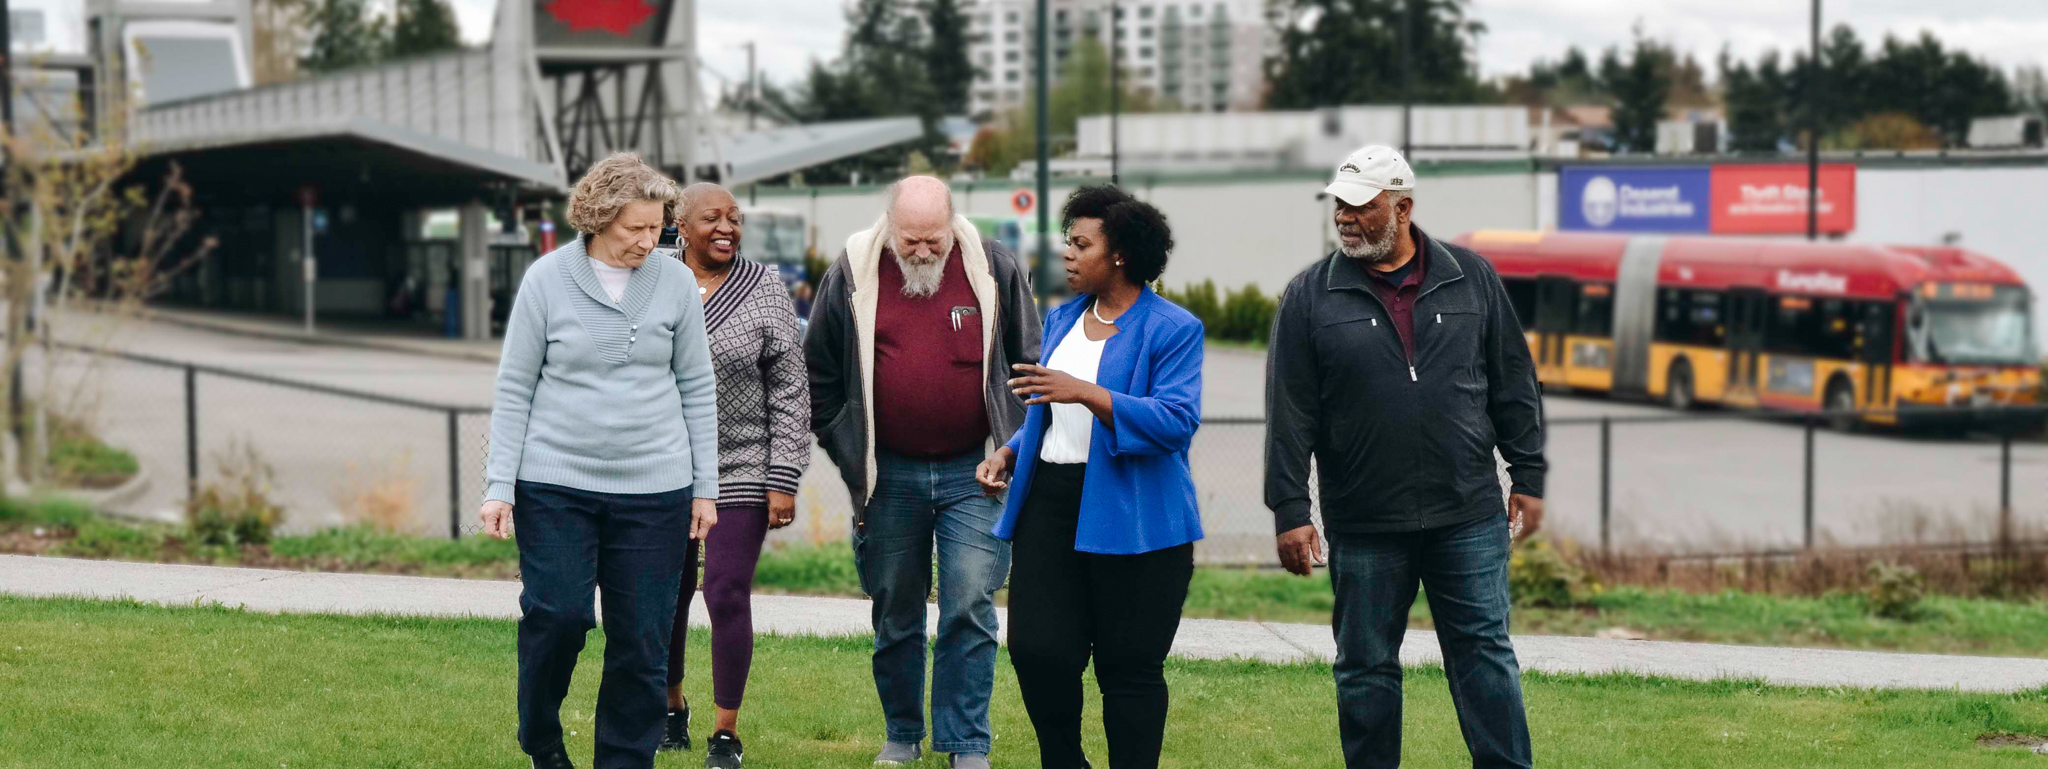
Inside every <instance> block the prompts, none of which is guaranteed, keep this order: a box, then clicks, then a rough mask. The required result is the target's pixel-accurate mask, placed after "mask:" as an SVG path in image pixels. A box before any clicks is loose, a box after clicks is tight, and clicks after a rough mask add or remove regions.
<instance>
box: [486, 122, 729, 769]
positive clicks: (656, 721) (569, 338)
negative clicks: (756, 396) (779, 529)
mask: <svg viewBox="0 0 2048 769" xmlns="http://www.w3.org/2000/svg"><path fill="white" fill-rule="evenodd" d="M680 199H681V192H680V191H679V190H678V189H677V188H676V185H675V182H673V181H670V180H669V179H668V178H667V177H665V176H662V175H661V173H660V172H658V171H656V170H654V169H653V168H651V167H649V166H648V165H646V164H645V163H642V162H641V161H640V158H639V157H637V156H634V155H628V154H623V153H622V154H617V155H613V156H611V157H609V158H606V159H605V160H604V161H602V162H600V163H598V164H597V165H595V166H592V167H591V169H590V171H589V172H588V173H587V174H585V175H584V177H583V180H582V181H580V182H578V183H577V184H576V190H575V192H574V193H572V194H571V195H570V197H569V224H570V225H571V226H573V227H575V228H576V230H577V231H578V232H580V233H581V237H578V238H576V239H575V240H572V241H570V242H569V244H568V245H565V246H563V247H561V248H558V249H555V251H554V252H553V253H550V254H548V255H546V256H543V257H541V258H540V259H539V260H538V261H535V262H534V263H533V266H531V267H528V268H527V270H526V278H525V279H524V280H522V281H521V282H520V285H519V296H518V298H517V299H516V300H515V301H514V302H513V305H512V315H511V320H510V321H509V322H508V323H507V325H506V328H505V348H504V353H503V355H502V356H501V357H500V359H499V363H498V385H497V398H496V402H495V403H494V405H493V407H492V410H491V452H490V463H489V470H488V472H487V473H486V476H485V480H486V482H487V484H488V488H487V489H486V490H485V493H484V500H485V501H484V505H483V510H482V511H481V513H480V515H481V517H482V518H483V523H484V528H485V530H486V531H487V532H488V533H490V534H491V535H492V536H496V537H498V538H500V539H502V538H504V537H506V536H508V535H509V534H510V533H511V531H512V529H513V528H516V529H517V531H518V537H519V577H520V581H521V583H522V584H523V585H524V588H525V589H524V590H523V591H522V592H521V593H520V596H519V608H520V619H519V747H520V748H521V749H523V750H524V751H525V752H526V753H527V754H528V755H530V756H532V757H533V766H534V767H536V769H570V768H571V767H573V765H572V764H571V763H570V762H569V756H568V752H567V751H566V750H565V748H564V746H563V744H562V722H561V713H560V711H561V705H562V699H563V697H564V696H565V695H567V694H568V691H569V678H570V674H571V673H573V672H574V671H575V668H576V656H577V654H578V653H580V652H581V651H582V650H583V638H584V635H585V634H586V633H588V632H589V631H590V629H591V628H592V627H595V626H596V624H597V623H596V619H595V614H594V612H593V611H592V607H591V591H592V588H593V587H594V588H596V589H597V590H599V591H602V594H603V600H604V631H605V652H604V654H605V665H604V668H605V670H604V682H603V684H602V685H601V686H600V687H599V689H598V700H597V711H596V716H597V728H596V729H595V730H594V731H595V740H596V765H597V767H599V769H628V768H633V769H640V768H644V767H651V766H653V765H654V752H655V748H656V746H657V745H658V744H659V743H660V742H661V730H662V723H663V718H664V713H665V708H664V706H665V705H666V704H667V698H666V694H665V692H664V690H663V683H664V681H663V678H664V674H665V671H666V667H667V653H668V637H669V629H670V627H671V625H672V624H673V623H674V622H679V621H681V622H687V621H689V620H688V619H687V618H683V617H677V616H675V610H676V593H677V590H678V588H679V586H680V585H681V582H682V571H683V554H684V553H685V552H686V551H687V550H688V548H687V547H686V544H687V539H686V538H694V539H703V538H704V536H705V535H706V534H707V533H709V532H710V530H711V527H712V525H713V524H715V523H717V522H718V511H717V501H718V392H717V389H716V383H715V381H716V378H715V375H714V374H713V371H712V363H711V351H710V345H709V342H708V341H707V340H706V338H705V335H704V303H703V301H702V300H701V298H700V297H699V296H698V293H699V292H698V287H697V281H696V280H695V279H693V277H692V276H691V274H690V270H689V268H688V267H685V266H683V263H682V262H679V261H677V260H674V259H649V258H648V254H649V253H651V252H652V251H653V250H654V243H655V240H656V238H658V237H659V236H660V235H661V229H662V227H663V226H664V225H665V224H666V223H667V222H669V221H670V220H672V219H674V218H675V207H676V204H677V201H679V200H680Z"/></svg>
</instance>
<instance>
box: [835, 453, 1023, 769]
mask: <svg viewBox="0 0 2048 769" xmlns="http://www.w3.org/2000/svg"><path fill="white" fill-rule="evenodd" d="M981 460H982V454H981V452H979V451H977V452H974V453H972V454H970V455H965V456H960V457H955V458H951V459H940V460H922V459H908V458H904V457H899V456H893V455H891V454H889V453H887V452H880V453H878V455H877V456H876V465H877V467H876V470H877V479H876V482H875V494H874V497H873V498H872V499H871V500H869V501H868V505H867V513H866V519H865V521H866V522H865V524H864V525H862V526H860V527H858V528H857V529H856V530H855V531H854V535H853V553H854V564H855V565H856V567H857V568H858V569H859V570H860V582H861V589H862V590H864V591H866V592H867V594H868V596H869V597H871V598H873V599H874V621H875V658H874V669H875V692H876V693H877V694H879V695H881V698H882V715H883V717H884V718H885V719H887V725H888V739H889V741H890V742H900V743H919V742H922V741H923V740H924V738H925V722H924V714H923V713H924V707H923V705H924V654H925V643H926V639H925V632H924V629H925V599H926V598H927V597H928V596H930V595H931V588H932V585H931V582H932V549H933V543H934V541H936V543H937V548H938V555H939V575H938V576H939V637H938V650H937V652H936V653H935V654H934V655H933V660H932V752H934V753H971V754H986V753H988V750H989V742H990V741H991V739H992V735H991V731H990V729H989V724H988V700H989V690H990V689H991V688H993V687H994V686H995V675H996V672H995V667H996V631H997V628H996V604H995V594H996V589H997V588H1000V587H1002V586H1003V579H1004V578H1005V577H1006V576H1007V575H1008V574H1009V573H1010V543H1008V542H1005V541H1003V540H1000V539H997V538H996V537H995V535H993V534H990V533H989V532H990V531H992V530H993V529H994V528H995V525H996V518H997V517H999V516H1000V515H1001V514H1002V510H1003V499H1002V497H990V496H987V495H985V494H983V493H981V486H980V485H979V484H976V483H975V482H974V468H975V466H976V465H979V464H981Z"/></svg>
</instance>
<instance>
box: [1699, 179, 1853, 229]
mask: <svg viewBox="0 0 2048 769" xmlns="http://www.w3.org/2000/svg"><path fill="white" fill-rule="evenodd" d="M1806 181H1807V179H1806V166H1803V165H1800V164H1797V163H1774V164H1770V165H1729V166H1720V167H1717V168H1715V169H1714V211H1713V224H1714V232H1725V233H1730V234H1762V233H1770V234H1783V233H1801V232H1805V231H1806ZM1853 229H1856V166H1854V165H1851V164H1848V163H1832V164H1827V165H1823V166H1821V167H1820V231H1821V232H1828V233H1836V232H1848V231H1850V230H1853Z"/></svg>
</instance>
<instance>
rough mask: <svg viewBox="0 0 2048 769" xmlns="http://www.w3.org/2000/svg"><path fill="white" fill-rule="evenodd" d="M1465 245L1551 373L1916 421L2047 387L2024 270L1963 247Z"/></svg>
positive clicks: (1539, 240)
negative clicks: (1481, 259) (1503, 291)
mask: <svg viewBox="0 0 2048 769" xmlns="http://www.w3.org/2000/svg"><path fill="white" fill-rule="evenodd" d="M1457 242H1458V243H1460V244H1462V245H1465V246H1468V247H1470V248H1472V249H1473V250H1475V251H1478V252H1479V253H1480V254H1482V255H1484V256H1485V257H1486V258H1487V259H1488V260H1489V261H1491V262H1492V263H1493V264H1494V267H1495V269H1496V270H1498V271H1499V273H1500V277H1501V281H1502V282H1503V283H1504V284H1505V285H1506V286H1507V290H1508V295H1509V296H1510V297H1511V299H1512V300H1513V302H1514V305H1515V312H1516V314H1517V315H1518V316H1519V317H1520V319H1521V321H1522V327H1523V329H1524V330H1525V331H1526V332H1527V336H1528V339H1529V347H1530V351H1531V352H1532V353H1533V354H1534V356H1535V358H1536V365H1537V370H1538V372H1539V377H1540V378H1541V379H1542V380H1543V382H1544V383H1545V385H1546V386H1550V387H1557V386H1563V387H1566V388H1569V389H1573V390H1591V391H1605V392H1610V393H1614V394H1617V395H1632V396H1638V397H1649V398H1654V399H1657V400H1662V401H1664V402H1666V403H1668V404H1670V405H1671V406H1673V407H1676V408H1681V409H1684V408H1691V407H1693V406H1695V405H1698V404H1709V403H1711V404H1722V405H1726V406H1731V407H1740V408H1764V409H1780V410H1788V411H1805V412H1816V411H1821V410H1827V411H1851V410H1860V411H1862V412H1863V419H1865V420H1868V421H1870V422H1875V423H1880V424H1905V425H1908V426H1911V425H1915V424H1920V423H1923V422H1926V423H1935V422H1951V421H1954V420H1955V418H1954V417H1949V418H1936V417H1935V415H1933V414H1927V413H1922V414H1918V415H1916V414H1915V413H1914V412H1915V410H1916V409H1920V410H1922V411H1923V412H1924V411H1925V410H1926V409H1927V408H1928V407H1939V408H1941V409H1942V410H1943V411H1946V412H1948V413H1949V414H1954V413H1955V409H1954V408H1953V407H1958V406H2016V405H2032V404H2034V403H2035V402H2036V400H2037V399H2038V397H2039V396H2038V392H2039V390H2040V386H2041V360H2040V357H2039V356H2040V353H2039V349H2038V347H2037V345H2036V342H2035V340H2034V339H2033V321H2032V318H2031V316H2030V313H2031V312H2032V306H2031V305H2032V298H2031V295H2030V294H2029V292H2028V290H2027V286H2026V284H2025V283H2023V282H2021V280H2020V278H2019V276H2018V275H2017V274H2015V273H2014V272H2013V271H2012V270H2011V269H2010V268H2008V267H2006V266H2005V265H2003V264H2000V263H1999V262H1997V261H1996V260H1993V259H1991V258H1989V257H1986V256H1984V255H1982V254H1977V253H1972V252H1970V251H1965V250H1963V249H1960V248H1936V247H1924V246H1875V245H1862V244H1850V243H1809V242H1804V241H1776V240H1757V239H1743V238H1710V237H1681V236H1665V235H1618V234H1617V235H1610V234H1592V233H1569V232H1494V231H1485V232H1477V233H1472V234H1469V235H1465V236H1463V237H1460V238H1458V240H1457ZM1984 418H1985V417H1972V418H1965V419H1961V420H1960V421H1961V422H1962V424H1959V425H1954V426H1969V425H1970V424H1972V423H1977V422H1981V421H1982V420H1983V419H1984ZM1853 424H1854V420H1853V419H1839V420H1837V425H1838V426H1840V427H1845V428H1846V427H1849V426H1853Z"/></svg>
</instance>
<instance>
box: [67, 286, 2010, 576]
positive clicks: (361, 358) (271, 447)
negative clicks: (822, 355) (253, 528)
mask: <svg viewBox="0 0 2048 769" xmlns="http://www.w3.org/2000/svg"><path fill="white" fill-rule="evenodd" d="M68 328H70V329H71V332H72V333H81V329H82V325H81V324H76V323H74V324H72V325H71V326H69V327H68ZM114 344H115V345H116V346H117V347H119V348H121V349H128V350H134V351H138V352H146V353H148V354H151V355H156V356H160V357H164V358H171V359H177V360H190V361H195V362H200V363H205V364H209V365H215V366H221V367H224V368H230V369H236V370H244V371H259V372H265V373H267V374H269V375H271V376H275V377H279V378H283V379H288V380H292V381H301V382H310V383H317V384H323V385H329V386H334V387H341V388H347V389H352V390H360V391H367V392H375V393H383V394H388V395H394V396H399V397H405V398H412V399H419V400H426V401H430V402H434V403H443V404H451V405H461V406H473V407H487V406H488V404H489V402H490V392H491V375H492V372H493V371H494V367H493V366H492V365H491V364H489V363H485V362H477V361H470V360H454V359H443V358H435V357H430V356H422V355H412V354H404V353H396V352H385V351H371V350H358V349H350V348H343V347H330V346H308V345H302V344H297V343H292V342H283V341H271V340H262V339H252V338H246V337H240V336H225V335H220V334H216V333H211V332H206V331H199V330H193V329H188V328H183V327H178V326H171V325H165V324H156V323H147V322H131V323H130V324H129V325H128V326H127V327H125V328H124V329H123V331H122V332H121V333H120V334H119V335H118V336H117V337H116V338H115V340H114ZM100 365H101V366H103V368H101V369H99V370H98V372H97V373H96V374H95V375H91V376H88V375H87V369H86V368H85V367H84V359H83V358H82V357H80V356H66V357H64V358H63V359H62V361H61V365H60V366H59V375H60V376H59V379H58V381H57V382H56V383H55V385H54V389H55V390H56V391H57V392H59V393H60V394H62V395H64V396H67V397H71V398H75V399H78V400H81V401H84V402H88V403H90V402H96V403H97V404H98V406H97V408H96V409H91V410H89V411H90V413H92V414H94V415H95V419H94V421H95V422H96V424H98V425H99V426H100V429H101V430H102V431H103V432H104V433H105V434H107V435H108V436H110V437H111V438H112V439H113V440H114V441H115V442H116V443H119V444H121V445H123V446H125V447H128V448H129V449H130V450H131V451H134V452H135V453H136V454H137V455H138V456H139V457H140V458H141V459H142V460H143V463H144V465H145V467H146V468H147V469H148V470H149V472H150V473H151V475H152V477H153V480H154V483H153V486H152V489H151V492H150V493H149V494H148V495H146V496H145V497H144V498H143V499H142V500H141V501H139V502H137V503H135V504H133V505H130V506H129V511H130V512H136V513H140V514H157V515H164V514H174V513H173V511H174V510H175V509H176V507H177V505H178V504H179V501H180V500H182V499H183V497H184V482H183V476H184V468H185V444H184V435H185V428H184V405H183V398H184V389H183V388H184V385H183V380H182V373H181V372H179V371H177V370H171V369H157V368H153V367H148V366H142V365H137V364H129V363H119V362H109V363H103V364H100ZM1204 375H1205V381H1204V389H1205V392H1204V410H1205V413H1206V414H1207V415H1209V417H1210V418H1211V423H1210V424H1209V425H1207V426H1205V427H1204V429H1203V430H1202V432H1201V433H1200V434H1199V435H1198V436H1197V439H1196V444H1195V448H1194V451H1193V453H1192V460H1193V465H1194V469H1195V473H1196V480H1197V486H1198V490H1199V492H1200V493H1201V495H1202V503H1203V506H1204V510H1205V525H1206V528H1207V531H1208V534H1209V540H1208V542H1207V543H1205V545H1204V550H1203V557H1204V559H1205V560H1210V561H1221V562H1261V561H1265V560H1268V559H1270V558H1271V536H1272V524H1271V520H1272V519H1271V517H1270V515H1269V514H1268V513H1267V512H1266V511H1265V509H1264V506H1263V504H1262V498H1263V493H1262V480H1261V465H1262V462H1263V458H1262V441H1263V438H1264V428H1263V427H1261V426H1259V425H1256V424H1253V425H1241V424H1227V423H1226V420H1223V419H1221V417H1239V416H1248V417H1257V416H1259V415H1261V414H1263V413H1264V404H1263V401H1264V381H1263V377H1264V357H1263V355H1260V354H1257V353H1248V352H1244V351H1238V350H1229V349H1222V348H1212V349H1211V350H1210V352H1209V355H1208V356H1207V364H1206V366H1205V371H1204ZM198 384H199V388H198V389H199V393H198V399H197V400H198V405H199V411H200V415H201V420H200V424H201V444H202V447H203V453H204V455H205V456H204V457H203V458H202V461H203V466H204V467H206V468H207V473H208V474H209V475H211V473H212V469H211V468H212V467H214V465H215V463H214V462H213V460H212V458H213V457H214V456H215V455H216V454H218V453H220V452H223V451H226V450H227V449H229V448H230V447H231V446H232V445H234V444H235V443H237V442H243V443H249V444H253V445H255V446H257V448H258V450H259V451H260V453H261V454H262V456H264V457H265V458H266V459H267V460H268V461H269V463H270V464H271V465H273V466H274V467H275V468H276V471H277V477H276V483H275V486H276V489H277V490H278V491H277V494H278V496H280V497H281V498H282V499H283V500H284V501H285V503H286V508H287V511H288V517H287V523H288V524H289V525H290V526H291V527H293V528H301V529H303V528H314V527H320V526H328V525H334V524H335V523H339V522H342V521H345V520H350V519H352V518H357V517H360V516H361V515H362V512H361V511H362V510H364V509H365V508H370V507H376V506H378V505H376V504H375V502H376V500H369V501H367V502H366V501H365V500H362V499H360V496H361V495H360V494H359V493H358V492H360V490H362V489H363V488H365V487H374V488H377V489H380V490H382V491H385V492H388V493H387V494H383V495H380V497H379V498H383V497H390V498H393V499H397V500H399V504H398V506H400V507H402V508H405V509H404V510H403V513H404V515H405V517H406V518H407V519H408V520H411V521H413V522H414V526H415V527H416V528H418V529H420V530H422V531H445V530H446V529H447V527H448V519H449V512H450V501H449V495H448V477H449V467H448V466H449V457H448V421H447V416H446V413H445V412H432V411H420V410H414V409H409V408H404V407H398V406H390V405H381V404H372V403H367V402H362V401H356V400H350V399H345V398H339V397H335V396H330V395H322V394H317V393H308V392H303V391H295V390H289V389H283V388H278V387H275V386H272V385H263V384H254V383H246V382H236V381H231V380H227V379H221V378H216V377H210V376H201V377H200V378H199V383H198ZM32 385H33V386H36V387H38V388H39V387H40V383H32ZM1545 408H1546V411H1547V414H1548V416H1549V418H1550V419H1551V420H1552V425H1551V427H1552V429H1551V435H1550V445H1549V449H1548V455H1549V458H1550V461H1551V465H1552V471H1551V474H1550V480H1549V486H1550V489H1549V493H1548V497H1549V506H1550V510H1551V524H1550V525H1551V527H1552V529H1553V530H1555V531H1557V532H1560V533H1563V534H1566V535H1569V536H1572V537H1574V538H1577V539H1579V540H1581V541H1586V542H1593V541H1597V540H1598V538H1599V525H1598V521H1599V512H1598V511H1599V499H1600V494H1599V456H1600V450H1599V429H1598V427H1597V426H1596V425H1579V424H1568V423H1567V422H1569V421H1570V420H1571V419H1574V418H1589V417H1598V416H1601V415H1635V414H1661V413H1665V412H1663V410H1662V409H1660V408H1658V407H1654V406H1648V405H1640V404H1629V403H1616V402H1610V401H1607V400H1604V399H1597V398H1581V397H1570V396H1551V397H1548V398H1547V399H1546V401H1545ZM487 422H488V419H487V418H486V417H483V416H469V417H463V418H462V420H461V422H460V423H459V425H458V437H459V444H460V454H459V455H458V456H457V457H456V464H457V468H458V477H460V478H461V481H462V487H461V490H460V494H459V496H458V504H456V505H455V507H456V508H457V509H458V510H459V512H460V514H461V515H462V517H463V520H464V522H465V523H466V522H467V520H468V516H469V515H470V514H471V511H472V510H473V506H474V504H475V503H474V500H475V499H476V498H477V497H478V496H479V495H480V493H481V490H480V478H481V474H482V469H481V468H482V461H483V445H484V437H485V435H486V434H487V433H488V425H487ZM1612 434H1613V449H1612V456H1613V464H1612V479H1613V491H1612V496H1611V506H1612V515H1613V521H1614V526H1613V531H1614V536H1615V538H1616V541H1617V542H1618V543H1621V544H1623V545H1628V544H1631V543H1643V544H1650V545H1655V546H1659V547H1670V548H1685V549H1692V550H1701V549H1709V550H1717V549H1728V548H1736V547H1745V548H1746V547H1786V546H1794V545H1797V544H1798V543H1799V542H1800V540H1801V537H1802V532H1803V520H1802V489H1803V484H1802V481H1803V477H1804V476H1803V463H1802V460H1803V456H1804V454H1803V442H1804V433H1803V431H1802V429H1801V428H1798V427H1796V426H1790V425H1783V424H1775V423H1761V422H1753V421H1735V420H1718V421H1706V422H1696V423H1687V424H1669V423H1665V424H1653V425H1617V426H1615V427H1614V428H1613V433H1612ZM1815 448H1816V454H1815V455H1816V463H1815V468H1814V474H1815V479H1816V492H1815V495H1814V496H1815V500H1816V506H1815V507H1816V510H1815V512H1816V519H1817V520H1816V529H1817V531H1818V533H1819V536H1820V537H1821V538H1822V540H1823V541H1828V540H1833V541H1839V542H1844V543H1855V544H1873V543H1879V542H1888V541H1905V540H1910V539H1913V538H1916V537H1917V538H1924V539H1938V540H1950V539H1954V538H1956V537H1958V536H1968V537H1971V538H1975V539H1980V540H1981V539H1985V538H1988V537H1991V536H1993V535H1994V533H1995V531H1996V527H1995V521H1996V515H1995V512H1996V509H1997V506H1998V500H1999V464H1998V459H1999V448H1998V446H1997V444H1996V443H1988V442H1977V441H1958V440H1926V439H1915V438H1906V437H1899V436H1890V435H1839V434H1834V433H1828V432H1822V433H1820V434H1819V435H1818V436H1817V438H1816V446H1815ZM813 466H814V470H813V471H812V472H811V473H810V475H809V476H807V477H806V482H805V486H804V491H803V493H802V495H801V497H800V504H801V505H802V517H801V520H800V522H799V523H798V525H797V526H795V527H793V528H792V529H791V530H787V531H784V532H778V533H777V534H776V535H775V536H776V538H777V539H778V540H783V539H808V540H814V541H835V540H837V539H841V538H843V537H844V535H845V528H846V524H845V512H844V511H845V510H846V509H847V504H846V497H845V489H844V487H843V486H842V485H841V484H840V483H839V482H838V479H837V475H836V473H835V472H834V471H833V468H832V467H831V465H830V464H829V463H828V462H826V461H825V460H824V458H823V457H822V456H818V457H815V458H814V460H813ZM2012 498H2013V500H2014V503H2015V504H2014V506H2015V511H2014V517H2015V520H2016V521H2017V524H2018V530H2019V532H2020V533H2021V534H2022V535H2023V536H2040V535H2041V534H2043V533H2044V527H2048V446H2044V445H2042V444H2038V443H2034V444H2021V445H2016V446H2015V447H2014V463H2013V469H2012Z"/></svg>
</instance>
